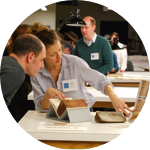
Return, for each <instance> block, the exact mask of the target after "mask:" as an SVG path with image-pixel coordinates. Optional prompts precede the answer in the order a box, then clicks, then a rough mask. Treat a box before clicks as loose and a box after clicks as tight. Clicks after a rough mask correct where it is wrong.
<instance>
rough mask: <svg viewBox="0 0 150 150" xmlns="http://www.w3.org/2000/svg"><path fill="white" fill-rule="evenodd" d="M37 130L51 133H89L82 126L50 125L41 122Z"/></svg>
mask: <svg viewBox="0 0 150 150" xmlns="http://www.w3.org/2000/svg"><path fill="white" fill-rule="evenodd" d="M37 130H50V131H53V130H55V131H58V130H59V131H60V130H62V131H67V130H68V131H71V130H72V131H79V130H80V131H81V130H82V131H87V128H86V127H83V126H82V124H76V125H75V124H70V123H69V124H68V123H48V122H41V123H40V124H39V125H38V127H37Z"/></svg>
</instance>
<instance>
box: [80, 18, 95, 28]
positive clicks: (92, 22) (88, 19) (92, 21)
mask: <svg viewBox="0 0 150 150" xmlns="http://www.w3.org/2000/svg"><path fill="white" fill-rule="evenodd" d="M83 21H84V22H90V23H91V26H93V25H96V21H95V19H94V18H93V17H91V16H86V17H84V18H83Z"/></svg>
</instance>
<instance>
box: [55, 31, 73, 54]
mask: <svg viewBox="0 0 150 150" xmlns="http://www.w3.org/2000/svg"><path fill="white" fill-rule="evenodd" d="M57 34H58V36H59V40H60V43H61V44H62V45H63V51H62V52H63V54H73V53H74V48H73V46H72V45H71V44H70V43H69V42H68V41H65V40H64V36H63V35H62V34H61V33H60V32H58V31H57Z"/></svg>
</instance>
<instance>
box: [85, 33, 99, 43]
mask: <svg viewBox="0 0 150 150" xmlns="http://www.w3.org/2000/svg"><path fill="white" fill-rule="evenodd" d="M96 37H97V34H96V33H95V32H94V36H93V38H92V39H91V41H89V42H87V41H86V40H85V38H83V41H84V43H85V44H86V45H87V46H91V45H92V43H95V41H96Z"/></svg>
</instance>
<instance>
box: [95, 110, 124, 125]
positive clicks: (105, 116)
mask: <svg viewBox="0 0 150 150" xmlns="http://www.w3.org/2000/svg"><path fill="white" fill-rule="evenodd" d="M95 121H96V122H98V123H121V122H125V121H126V118H125V116H124V115H123V112H111V111H96V115H95Z"/></svg>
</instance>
